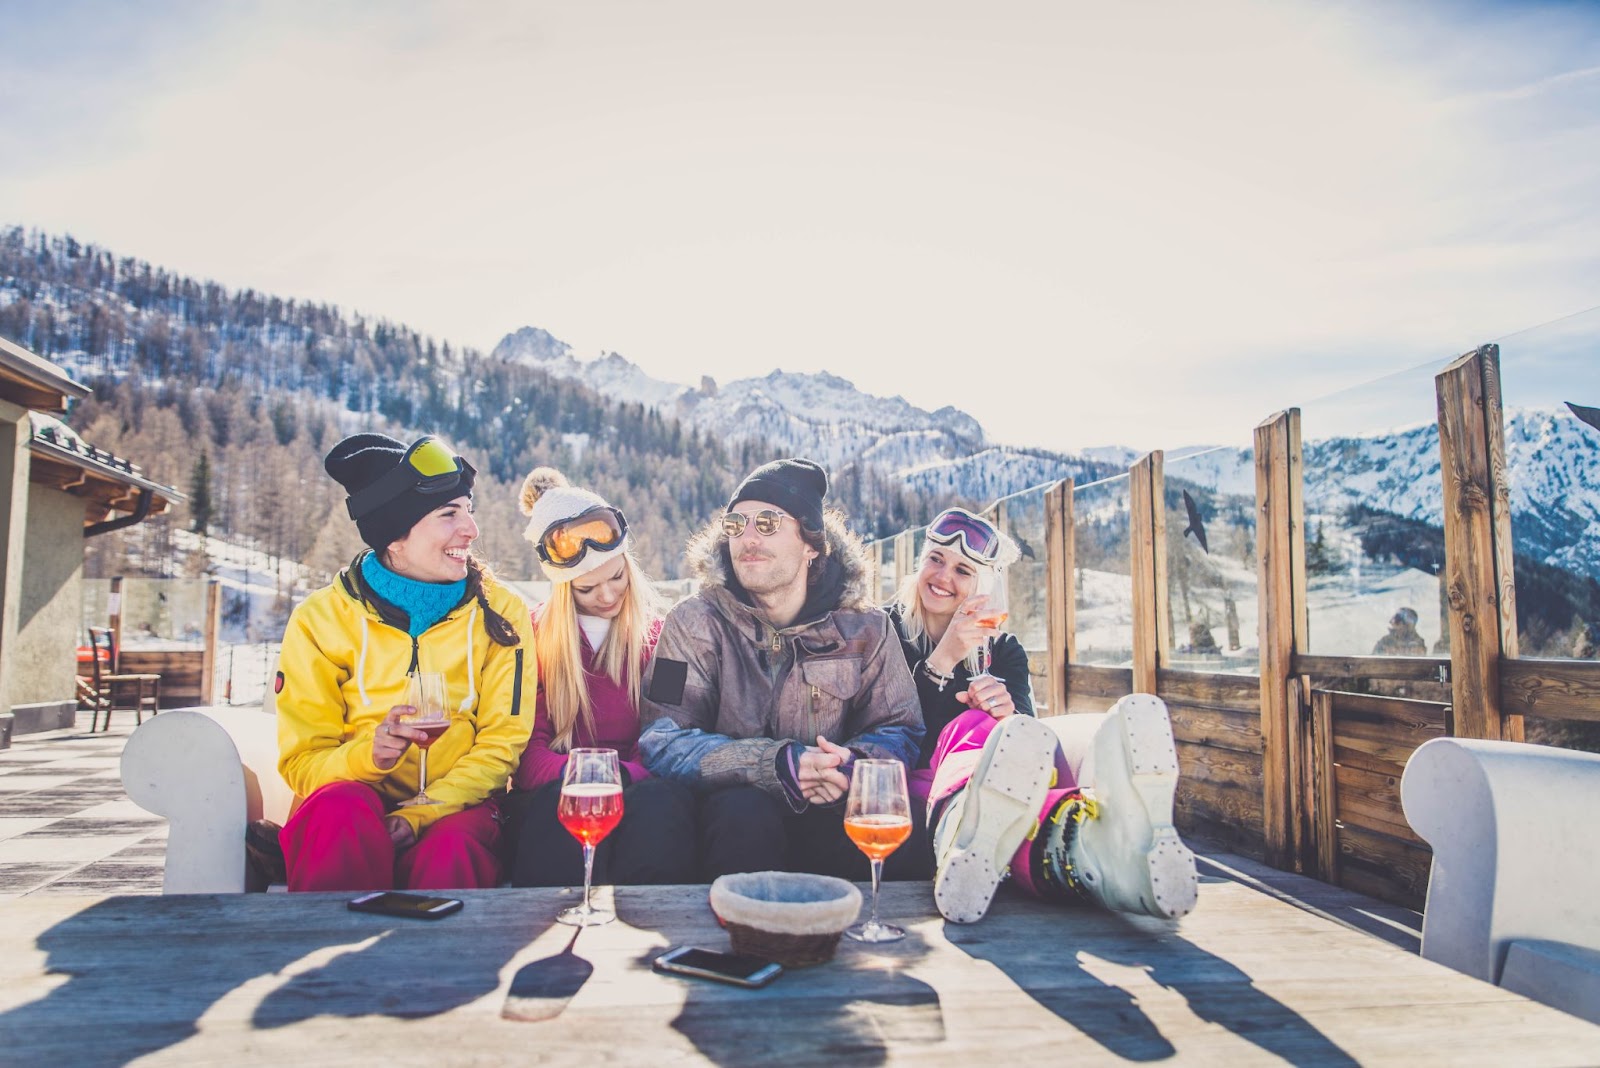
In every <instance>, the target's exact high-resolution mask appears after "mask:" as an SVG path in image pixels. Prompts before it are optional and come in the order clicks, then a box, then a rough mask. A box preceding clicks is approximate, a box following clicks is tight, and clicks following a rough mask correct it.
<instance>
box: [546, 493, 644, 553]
mask: <svg viewBox="0 0 1600 1068" xmlns="http://www.w3.org/2000/svg"><path fill="white" fill-rule="evenodd" d="M627 536H628V519H627V517H626V516H624V515H623V514H622V513H621V512H620V511H618V510H617V509H615V508H613V507H611V506H610V505H608V504H597V505H595V506H594V507H593V508H590V509H588V510H587V511H583V512H579V513H578V514H577V515H575V516H573V517H572V518H571V519H563V520H561V521H560V522H559V523H551V524H550V527H549V529H548V530H546V531H545V532H544V534H543V535H541V536H540V538H539V540H538V542H537V543H536V544H535V545H534V547H533V549H534V552H535V553H537V554H538V556H539V559H541V560H543V561H544V562H545V563H547V564H549V565H550V566H551V567H576V566H577V564H578V562H579V561H580V560H582V559H583V558H584V557H585V556H588V555H589V550H590V549H594V550H596V551H597V552H603V553H605V552H610V551H611V550H612V549H615V548H616V547H617V546H619V545H621V544H622V539H623V538H625V537H627Z"/></svg>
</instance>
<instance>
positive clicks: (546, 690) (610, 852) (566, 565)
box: [510, 467, 695, 886]
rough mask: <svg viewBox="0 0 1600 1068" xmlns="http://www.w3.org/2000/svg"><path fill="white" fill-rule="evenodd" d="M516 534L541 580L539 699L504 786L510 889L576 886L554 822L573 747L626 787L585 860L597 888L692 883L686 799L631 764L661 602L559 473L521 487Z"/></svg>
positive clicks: (590, 496) (592, 505) (572, 859)
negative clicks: (605, 832)
mask: <svg viewBox="0 0 1600 1068" xmlns="http://www.w3.org/2000/svg"><path fill="white" fill-rule="evenodd" d="M521 505H522V512H523V514H524V515H526V516H528V526H527V528H526V529H525V530H524V532H523V534H524V536H525V537H526V538H527V539H528V540H529V541H530V542H532V543H533V546H534V552H535V554H536V555H537V556H538V558H539V563H540V566H541V567H542V569H543V570H544V574H545V577H546V578H548V579H549V580H550V582H551V584H552V585H551V590H550V599H549V600H548V601H546V602H545V603H544V604H543V605H541V606H539V607H538V608H537V609H535V610H534V612H533V627H534V636H533V647H534V653H535V655H536V656H537V657H538V660H539V694H538V699H537V702H536V705H535V711H534V721H533V735H532V737H531V738H529V740H528V748H527V750H526V751H525V752H524V753H523V756H522V762H521V764H520V766H519V767H518V768H517V771H516V774H515V775H514V776H513V777H512V780H511V784H512V790H513V793H512V795H511V799H510V807H511V810H512V813H513V823H514V827H513V833H512V836H511V838H512V841H513V842H515V843H516V852H515V855H514V857H513V860H512V865H511V881H512V882H513V883H514V884H515V885H517V886H573V885H582V883H583V853H582V850H581V849H580V848H579V846H578V843H577V840H576V839H574V838H573V837H572V835H571V834H569V833H568V832H567V831H566V829H565V828H563V827H562V826H561V824H560V823H559V822H558V821H557V819H556V807H557V803H558V801H559V799H560V794H561V774H562V771H563V770H564V768H565V766H566V762H567V754H568V753H569V752H570V751H571V750H573V749H577V748H591V747H599V748H605V749H615V750H616V751H617V757H618V759H619V761H620V762H621V765H622V769H623V777H624V780H625V781H626V789H625V791H624V805H623V818H622V823H621V824H619V825H618V827H617V829H616V830H615V831H613V832H612V833H611V834H610V835H609V836H608V837H607V838H606V839H605V840H604V841H603V842H601V843H600V846H599V847H598V849H597V850H596V852H595V864H594V881H595V882H596V883H612V884H616V883H685V882H693V881H694V879H695V870H694V856H693V851H692V850H690V849H685V848H684V847H683V846H682V844H681V843H684V842H693V836H692V828H693V819H694V800H693V797H692V795H691V794H690V793H689V790H688V788H687V787H685V786H682V785H680V784H678V783H673V782H668V781H666V780H662V779H655V778H652V777H651V775H650V773H649V772H648V771H646V770H645V768H644V765H643V764H642V763H640V762H639V680H640V678H641V676H642V675H643V674H644V668H645V665H646V664H648V663H649V660H650V656H651V654H652V653H653V652H654V650H655V644H656V637H657V635H659V634H660V633H661V616H662V611H661V604H660V601H659V600H658V598H657V597H656V594H655V590H654V589H653V588H652V587H651V585H650V580H649V578H648V576H646V575H645V573H644V572H643V571H642V570H641V569H640V568H639V565H638V563H637V562H635V560H634V558H633V553H632V552H630V551H629V538H628V520H627V518H626V517H625V516H624V515H623V514H622V511H621V509H618V508H615V507H613V506H612V505H611V504H609V503H608V502H607V501H606V500H605V499H604V498H603V497H601V496H600V495H599V494H596V493H592V492H590V491H589V490H586V489H579V488H578V487H576V486H573V485H571V484H570V483H568V481H567V479H566V478H565V476H563V475H562V474H561V473H560V472H559V471H556V470H554V469H552V468H548V467H540V468H536V469H534V470H533V471H532V472H531V473H530V474H529V475H528V477H527V478H526V479H525V480H524V481H523V484H522V499H521Z"/></svg>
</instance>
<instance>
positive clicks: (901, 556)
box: [894, 530, 916, 590]
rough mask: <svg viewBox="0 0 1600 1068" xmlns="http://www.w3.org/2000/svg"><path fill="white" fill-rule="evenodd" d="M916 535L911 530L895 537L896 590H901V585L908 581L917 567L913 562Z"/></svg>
mask: <svg viewBox="0 0 1600 1068" xmlns="http://www.w3.org/2000/svg"><path fill="white" fill-rule="evenodd" d="M913 537H914V535H913V534H912V532H911V531H909V530H902V531H901V532H900V533H898V534H896V535H895V536H894V588H895V589H896V590H899V589H900V584H901V583H902V582H904V581H905V580H906V576H907V575H909V574H911V572H912V570H913V569H914V568H915V567H916V565H915V564H914V563H913V562H912V560H911V549H912V538H913Z"/></svg>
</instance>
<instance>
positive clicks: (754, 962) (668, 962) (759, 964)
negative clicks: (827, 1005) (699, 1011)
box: [651, 946, 783, 986]
mask: <svg viewBox="0 0 1600 1068" xmlns="http://www.w3.org/2000/svg"><path fill="white" fill-rule="evenodd" d="M651 966H652V967H653V968H655V970H656V971H658V972H671V973H673V974H674V975H692V976H695V977H696V978H699V979H715V980H717V982H719V983H732V984H733V985H734V986H766V985H767V984H768V983H770V982H772V981H773V980H774V979H776V978H777V977H778V976H780V975H782V974H783V965H781V964H779V963H777V962H776V961H770V960H762V959H761V958H760V957H742V956H740V955H738V954H737V953H720V952H718V951H717V950H714V949H701V948H700V947H699V946H678V947H677V948H675V949H669V950H667V951H666V952H665V953H663V954H661V956H659V957H657V958H656V959H655V962H654V964H652V965H651Z"/></svg>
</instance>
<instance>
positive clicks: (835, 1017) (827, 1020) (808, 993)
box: [640, 933, 945, 1068]
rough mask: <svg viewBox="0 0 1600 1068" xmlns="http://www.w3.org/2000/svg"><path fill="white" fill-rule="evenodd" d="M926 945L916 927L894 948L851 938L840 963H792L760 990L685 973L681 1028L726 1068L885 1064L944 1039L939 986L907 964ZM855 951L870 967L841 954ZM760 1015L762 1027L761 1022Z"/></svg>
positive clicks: (919, 955)
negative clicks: (911, 970)
mask: <svg viewBox="0 0 1600 1068" xmlns="http://www.w3.org/2000/svg"><path fill="white" fill-rule="evenodd" d="M926 953H927V945H926V943H925V942H924V941H923V940H922V939H921V938H920V937H918V936H917V935H916V934H915V933H908V934H907V935H906V937H905V938H904V939H903V940H902V941H900V942H898V943H894V945H893V948H890V949H880V947H866V946H860V945H857V944H855V943H851V942H848V941H845V942H843V943H841V945H840V946H839V950H838V954H837V955H836V957H835V959H834V960H833V961H830V962H827V963H824V964H818V965H814V966H812V967H809V968H796V969H792V970H790V971H788V972H785V973H784V974H783V975H782V976H780V977H779V978H778V979H777V980H776V981H775V982H774V983H773V984H772V985H771V986H767V987H764V988H762V989H759V990H747V989H742V988H739V987H734V986H727V985H724V984H719V983H714V982H707V981H702V980H699V979H684V980H683V982H684V983H685V984H687V986H686V990H685V993H686V999H685V1001H684V1003H683V1008H682V1009H681V1010H680V1011H679V1013H678V1015H677V1017H676V1018H675V1019H674V1020H673V1021H672V1028H673V1029H674V1030H675V1031H677V1032H678V1033H679V1034H681V1035H683V1036H684V1037H685V1038H687V1039H688V1040H689V1041H690V1042H692V1043H694V1046H695V1048H696V1049H697V1050H699V1051H700V1052H701V1053H702V1054H703V1055H704V1056H705V1057H706V1058H707V1059H709V1060H711V1061H713V1062H715V1063H716V1064H719V1065H723V1066H724V1068H734V1066H736V1065H750V1064H784V1065H804V1064H827V1065H863V1066H866V1065H881V1064H884V1063H885V1062H887V1060H888V1059H889V1050H890V1049H891V1048H894V1049H895V1050H897V1051H898V1052H900V1053H902V1054H903V1053H905V1052H906V1049H905V1047H907V1046H911V1047H915V1046H919V1045H933V1044H936V1043H940V1042H943V1041H944V1037H945V1027H944V1012H943V1009H942V1008H941V1006H940V1003H939V994H938V992H937V991H935V990H934V989H933V988H932V987H931V986H929V985H928V984H927V983H924V982H922V981H921V980H919V979H916V978H914V977H912V976H911V975H909V974H907V972H906V969H907V968H908V967H910V966H911V965H912V964H914V963H915V962H916V961H918V960H920V959H921V958H922V957H923V956H924V955H925V954H926ZM856 954H867V955H869V960H867V961H866V962H865V966H862V965H860V964H857V965H855V966H854V967H851V966H848V964H847V963H846V962H845V961H843V960H841V958H846V957H849V956H854V955H856ZM655 955H656V954H654V953H651V954H649V956H648V957H646V958H643V959H641V961H640V963H641V964H646V963H648V961H649V959H650V958H652V957H654V956H655ZM849 963H852V964H853V963H854V962H849ZM753 1019H758V1020H759V1021H760V1025H759V1026H755V1027H752V1026H751V1021H752V1020H753Z"/></svg>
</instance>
